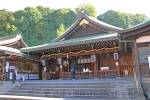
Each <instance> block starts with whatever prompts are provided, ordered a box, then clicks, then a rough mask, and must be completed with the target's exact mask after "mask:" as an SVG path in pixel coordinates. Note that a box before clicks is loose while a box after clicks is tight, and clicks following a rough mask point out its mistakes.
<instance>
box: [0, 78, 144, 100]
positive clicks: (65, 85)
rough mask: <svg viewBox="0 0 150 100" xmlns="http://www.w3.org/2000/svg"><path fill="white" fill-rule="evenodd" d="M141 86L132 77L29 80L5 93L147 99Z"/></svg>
mask: <svg viewBox="0 0 150 100" xmlns="http://www.w3.org/2000/svg"><path fill="white" fill-rule="evenodd" d="M139 88H140V91H139V93H138V92H137V88H136V86H135V82H134V81H133V79H131V78H107V79H82V80H33V81H30V80H28V81H25V82H24V84H22V85H21V86H19V87H18V86H14V87H13V88H12V89H9V91H6V92H5V93H3V95H12V96H16V95H17V96H31V97H46V98H65V99H64V100H66V99H67V100H74V99H76V100H82V99H84V100H85V99H89V100H91V99H95V100H145V97H144V95H143V91H142V89H141V87H139ZM0 89H1V88H0ZM36 100H37V99H36ZM41 100H42V99H41ZM43 100H44V99H43ZM62 100H63V99H62Z"/></svg>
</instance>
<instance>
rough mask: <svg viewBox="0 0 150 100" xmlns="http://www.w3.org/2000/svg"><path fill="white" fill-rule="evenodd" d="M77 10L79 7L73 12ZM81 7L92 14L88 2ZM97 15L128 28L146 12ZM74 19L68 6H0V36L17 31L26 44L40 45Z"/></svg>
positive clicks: (108, 21) (143, 18)
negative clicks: (12, 9)
mask: <svg viewBox="0 0 150 100" xmlns="http://www.w3.org/2000/svg"><path fill="white" fill-rule="evenodd" d="M77 8H78V9H79V7H77ZM77 8H76V9H77ZM82 8H83V7H82ZM81 10H82V9H81V8H80V9H79V10H76V12H77V13H78V12H80V11H81ZM84 10H85V11H86V12H88V13H89V15H90V16H94V17H95V16H96V10H95V8H94V7H93V6H92V7H91V5H90V4H88V5H86V6H84ZM97 18H98V19H99V20H102V21H104V22H106V23H109V24H112V25H115V26H118V27H123V28H128V27H131V26H133V25H136V24H138V23H140V22H142V21H144V20H145V19H146V16H145V15H140V14H136V15H132V14H124V13H123V14H122V13H121V12H116V11H108V12H106V13H104V14H102V15H99V16H98V17H97ZM76 19H77V17H76V14H75V13H74V12H73V11H72V10H71V9H68V8H67V9H65V8H62V9H57V10H55V9H51V8H48V7H46V8H44V7H42V6H37V7H36V8H35V7H26V8H25V9H24V10H19V11H16V12H9V11H7V10H0V37H4V36H8V35H13V34H18V33H21V34H22V37H23V39H24V40H25V42H26V43H27V44H28V45H29V46H35V45H40V44H44V43H48V42H50V41H51V40H53V39H55V38H56V37H57V36H60V35H61V34H63V33H64V32H65V31H66V29H68V28H69V27H70V26H71V25H72V24H73V23H74V22H75V20H76Z"/></svg>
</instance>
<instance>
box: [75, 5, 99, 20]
mask: <svg viewBox="0 0 150 100" xmlns="http://www.w3.org/2000/svg"><path fill="white" fill-rule="evenodd" d="M82 10H84V11H85V12H86V13H87V14H88V15H89V16H92V17H96V14H97V11H96V9H95V8H94V6H92V5H91V4H86V3H84V4H80V5H79V6H78V7H77V8H76V9H75V11H76V13H77V14H78V13H80V12H81V11H82Z"/></svg>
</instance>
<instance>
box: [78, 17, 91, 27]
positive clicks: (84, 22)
mask: <svg viewBox="0 0 150 100" xmlns="http://www.w3.org/2000/svg"><path fill="white" fill-rule="evenodd" d="M87 24H89V22H88V21H87V20H85V19H82V21H81V22H80V23H79V25H80V26H82V27H83V28H85V27H86V25H87Z"/></svg>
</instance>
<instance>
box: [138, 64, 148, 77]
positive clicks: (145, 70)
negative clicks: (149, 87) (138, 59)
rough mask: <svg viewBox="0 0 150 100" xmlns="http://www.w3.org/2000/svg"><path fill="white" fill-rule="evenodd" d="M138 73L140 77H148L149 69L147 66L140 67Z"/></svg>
mask: <svg viewBox="0 0 150 100" xmlns="http://www.w3.org/2000/svg"><path fill="white" fill-rule="evenodd" d="M140 71H141V76H142V77H147V76H150V69H149V67H148V64H144V65H140Z"/></svg>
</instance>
